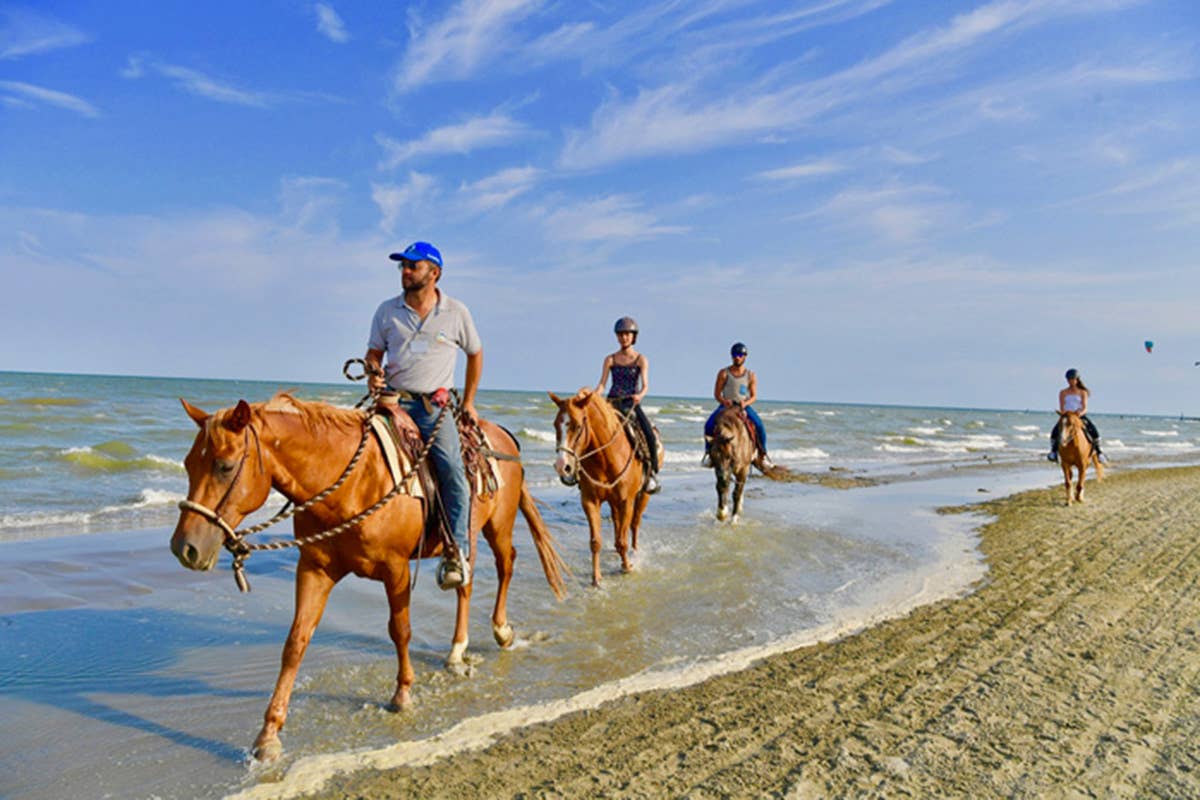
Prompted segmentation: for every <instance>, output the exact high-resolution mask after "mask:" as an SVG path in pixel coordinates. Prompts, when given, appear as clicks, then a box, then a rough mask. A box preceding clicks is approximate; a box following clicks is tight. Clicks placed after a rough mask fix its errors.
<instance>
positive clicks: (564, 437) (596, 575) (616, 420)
mask: <svg viewBox="0 0 1200 800" xmlns="http://www.w3.org/2000/svg"><path fill="white" fill-rule="evenodd" d="M548 394H549V395H550V399H551V400H553V401H554V403H555V405H557V406H558V415H557V416H556V417H555V418H554V432H555V438H556V447H555V450H556V451H557V453H558V458H557V459H556V460H555V462H554V469H555V471H556V472H558V477H559V478H560V479H561V480H562V482H563V483H565V484H566V485H568V486H574V485H575V484H576V483H578V484H579V496H580V500H581V502H582V503H583V513H584V515H585V516H586V517H587V521H588V529H589V531H590V532H591V545H592V586H599V585H600V550H601V548H602V547H603V542H602V540H601V536H600V505H601V504H602V503H608V507H609V509H610V511H611V512H612V520H613V532H614V534H615V536H616V547H617V554H618V555H620V556H621V571H622V572H629V571H631V570H632V569H633V564H632V562H631V561H630V560H629V555H630V552H631V551H636V550H637V544H638V527H639V526H640V525H641V522H642V512H644V511H645V510H646V503H647V502H649V500H650V496H649V495H648V494H646V492H645V491H644V490H643V481H644V479H645V471H644V468H643V466H642V462H641V460H640V459H639V458H638V457H637V453H636V452H635V451H634V447H633V444H632V443H631V442H630V441H629V437H628V436H626V435H625V430H624V426H623V425H622V424H621V419H620V417H619V415H618V414H617V412H616V411H615V410H614V409H613V407H612V406H611V405H610V404H609V403H608V401H607V400H605V399H604V398H603V397H600V396H598V395H596V394H595V393H594V392H593V390H592V389H589V388H587V387H584V388H583V389H580V390H579V392H578V393H577V394H576V395H575V396H574V397H570V398H566V399H563V398H561V397H559V396H558V395H556V394H554V393H553V392H549V393H548ZM659 452H660V454H661V447H660V449H659ZM660 459H661V456H660ZM627 534H632V543H630V542H628V541H627V539H626V536H627Z"/></svg>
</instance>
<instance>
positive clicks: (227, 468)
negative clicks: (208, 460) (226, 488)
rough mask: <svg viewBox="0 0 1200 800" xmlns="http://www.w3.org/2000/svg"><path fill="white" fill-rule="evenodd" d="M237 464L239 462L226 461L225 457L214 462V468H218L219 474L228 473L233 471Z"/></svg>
mask: <svg viewBox="0 0 1200 800" xmlns="http://www.w3.org/2000/svg"><path fill="white" fill-rule="evenodd" d="M236 466H237V464H234V463H233V462H232V461H225V460H224V459H217V460H216V461H214V462H213V469H214V470H216V472H217V473H218V474H219V475H228V474H229V473H231V472H233V470H234V467H236Z"/></svg>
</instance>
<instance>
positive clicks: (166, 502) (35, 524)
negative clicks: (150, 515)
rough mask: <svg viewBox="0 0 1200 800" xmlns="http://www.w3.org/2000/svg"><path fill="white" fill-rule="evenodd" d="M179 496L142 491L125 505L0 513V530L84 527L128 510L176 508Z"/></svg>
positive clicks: (173, 493) (164, 492) (117, 515)
mask: <svg viewBox="0 0 1200 800" xmlns="http://www.w3.org/2000/svg"><path fill="white" fill-rule="evenodd" d="M180 499H182V498H181V496H180V495H179V494H178V493H176V492H166V491H163V490H162V489H142V490H141V491H140V492H139V493H138V495H137V497H135V498H133V499H132V500H130V501H129V502H126V503H115V504H113V505H108V506H104V507H102V508H98V509H95V510H93V511H28V512H23V513H16V514H0V530H13V529H23V528H48V527H64V526H72V527H84V526H87V525H90V524H91V523H93V522H96V521H98V520H101V519H111V518H113V517H118V518H119V517H120V516H121V515H122V514H127V513H129V512H131V511H140V510H143V509H148V508H159V507H161V508H167V507H171V506H174V505H176V504H177V503H178V502H179V501H180Z"/></svg>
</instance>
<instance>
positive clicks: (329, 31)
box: [313, 3, 350, 44]
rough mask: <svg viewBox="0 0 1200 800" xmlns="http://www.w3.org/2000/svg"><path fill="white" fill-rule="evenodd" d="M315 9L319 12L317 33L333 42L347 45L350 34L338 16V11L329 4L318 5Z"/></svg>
mask: <svg viewBox="0 0 1200 800" xmlns="http://www.w3.org/2000/svg"><path fill="white" fill-rule="evenodd" d="M313 9H314V10H315V11H316V12H317V31H319V32H320V34H321V35H322V36H324V37H325V38H327V39H329V40H330V41H331V42H337V43H338V44H345V43H346V42H348V41H350V33H349V32H348V31H347V30H346V23H344V22H343V21H342V18H341V17H340V16H338V13H337V11H335V10H334V8H333V6H331V5H329V4H328V3H317V4H316V5H315V6H314V7H313Z"/></svg>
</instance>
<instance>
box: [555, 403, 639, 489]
mask: <svg viewBox="0 0 1200 800" xmlns="http://www.w3.org/2000/svg"><path fill="white" fill-rule="evenodd" d="M564 413H565V411H564V410H562V409H560V410H559V415H558V416H557V417H555V419H554V440H555V447H554V452H555V453H556V454H559V453H561V454H562V455H563V456H564V457H566V458H569V459H570V460H572V461H574V462H575V466H576V468H577V469H578V470H579V474H580V475H583V476H584V477H585V478H587V479H588V481H589V482H590V483H591V484H593V485H595V486H598V487H600V488H601V489H611V488H613V487H614V486H616V485H617V484H618V483H620V482H621V478H623V477H625V473H626V472H628V471H629V467H630V466H631V465H632V464H633V457H634V456H635V455H636V448H634V447H633V445H630V447H629V458H628V459H626V461H625V466H623V467H621V471H620V472H618V473H617V477H615V478H613V480H612V481H602V480H599V479H598V478H596V477H595V476H594V475H592V474H591V473H589V472H588V471H587V469H586V468H585V467H584V466H583V462H584V461H585V460H587V459H589V458H591V457H592V456H594V455H596V454H597V453H602V452H604V451H605V450H607V449H608V448H610V447H612V446H613V444H614V443H616V441H617V437H619V436H620V435H621V434H622V433H624V426H625V422H626V421H627V420H628V419H629V417H628V415H624V416H622V417H621V418H620V419H619V420H618V424H617V425H616V426H615V428H614V430H613V435H612V436H611V437H609V440H608V441H607V442H605V443H604V444H602V445H599V446H598V447H593V448H592V449H591V450H587V451H585V452H583V453H579V452H577V451H578V450H579V449H582V447H583V446H584V445H586V444H587V443H588V442H589V441H591V424H590V422H591V420H590V417H589V415H588V413H587V410H586V409H585V410H584V412H583V421H582V422H580V423H579V432H578V433H577V434H576V435H575V436H574V437H573V438H572V440H571V441H570V442H569V443H568V444H565V445H564V444H563V443H562V442H563V433H564V431H563V426H562V422H561V420H562V415H563V414H564Z"/></svg>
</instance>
